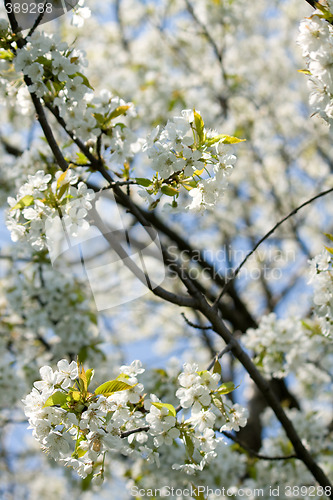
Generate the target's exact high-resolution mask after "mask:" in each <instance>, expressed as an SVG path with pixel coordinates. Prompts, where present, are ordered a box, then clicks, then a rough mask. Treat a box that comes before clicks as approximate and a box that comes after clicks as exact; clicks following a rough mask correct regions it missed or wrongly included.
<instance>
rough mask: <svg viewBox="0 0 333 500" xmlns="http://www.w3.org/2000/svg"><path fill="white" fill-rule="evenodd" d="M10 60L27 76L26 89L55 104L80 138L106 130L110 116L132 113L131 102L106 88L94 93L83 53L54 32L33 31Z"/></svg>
mask: <svg viewBox="0 0 333 500" xmlns="http://www.w3.org/2000/svg"><path fill="white" fill-rule="evenodd" d="M13 63H14V68H15V70H16V71H17V72H23V74H24V75H25V76H26V77H28V78H29V80H30V82H31V83H30V85H29V86H28V89H29V91H30V92H33V93H34V94H35V95H37V97H40V98H43V100H44V101H45V102H48V103H51V104H52V105H53V106H55V107H56V109H57V112H58V113H59V115H60V117H61V118H63V119H64V120H65V121H66V127H67V129H69V130H71V131H72V132H74V134H75V135H76V136H77V137H80V139H82V140H88V139H92V138H94V137H97V136H99V135H100V134H101V131H103V132H105V131H106V130H105V129H107V128H108V126H109V125H110V122H111V120H112V119H114V118H116V117H119V116H120V115H123V114H130V115H131V114H132V115H133V114H134V108H133V105H132V103H126V102H125V101H124V100H123V99H120V98H119V97H117V96H111V94H110V92H108V91H104V92H103V91H102V92H101V94H100V96H94V95H93V93H92V91H93V88H92V86H91V85H90V83H89V81H88V79H87V78H86V77H85V75H84V74H83V73H82V66H84V65H85V61H84V54H83V53H82V52H80V51H78V50H76V49H73V48H71V47H69V46H68V44H67V43H66V42H61V41H60V40H59V39H58V38H57V36H56V35H49V34H46V33H44V32H34V33H33V34H32V35H31V36H29V37H28V38H27V43H26V44H25V45H24V46H23V47H22V48H20V49H17V50H16V53H15V57H14V59H13Z"/></svg>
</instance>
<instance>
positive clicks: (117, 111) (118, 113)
mask: <svg viewBox="0 0 333 500" xmlns="http://www.w3.org/2000/svg"><path fill="white" fill-rule="evenodd" d="M129 108H130V106H129V105H124V106H118V107H117V108H116V109H114V110H113V111H112V113H111V114H110V116H109V118H108V122H110V121H111V120H113V119H114V118H117V116H121V115H125V114H126V111H127V110H128V109H129Z"/></svg>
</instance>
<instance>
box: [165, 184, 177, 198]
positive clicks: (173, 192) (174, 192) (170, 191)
mask: <svg viewBox="0 0 333 500" xmlns="http://www.w3.org/2000/svg"><path fill="white" fill-rule="evenodd" d="M161 192H162V193H163V194H166V195H167V196H177V195H178V194H179V190H178V189H176V188H173V187H171V186H166V185H164V186H162V187H161Z"/></svg>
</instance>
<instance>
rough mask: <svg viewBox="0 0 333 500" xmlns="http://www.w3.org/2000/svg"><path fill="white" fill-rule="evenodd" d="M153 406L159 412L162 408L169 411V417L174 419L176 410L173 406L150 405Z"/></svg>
mask: <svg viewBox="0 0 333 500" xmlns="http://www.w3.org/2000/svg"><path fill="white" fill-rule="evenodd" d="M152 405H153V406H155V407H156V408H158V409H159V410H161V409H162V408H167V409H168V410H169V415H171V416H172V417H176V415H177V413H176V409H175V407H174V406H172V405H170V404H168V403H152Z"/></svg>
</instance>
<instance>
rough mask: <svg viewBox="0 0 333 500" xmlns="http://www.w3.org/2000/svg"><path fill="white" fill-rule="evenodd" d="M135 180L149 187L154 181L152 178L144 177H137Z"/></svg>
mask: <svg viewBox="0 0 333 500" xmlns="http://www.w3.org/2000/svg"><path fill="white" fill-rule="evenodd" d="M135 180H136V183H137V184H139V186H144V187H148V186H151V185H152V181H151V180H150V179H145V178H144V177H135Z"/></svg>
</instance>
